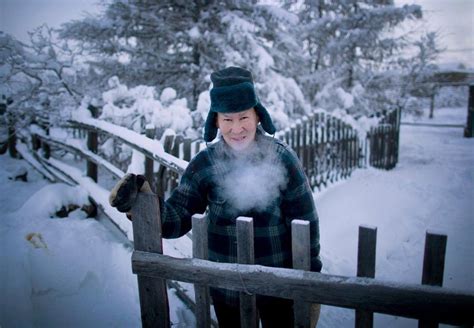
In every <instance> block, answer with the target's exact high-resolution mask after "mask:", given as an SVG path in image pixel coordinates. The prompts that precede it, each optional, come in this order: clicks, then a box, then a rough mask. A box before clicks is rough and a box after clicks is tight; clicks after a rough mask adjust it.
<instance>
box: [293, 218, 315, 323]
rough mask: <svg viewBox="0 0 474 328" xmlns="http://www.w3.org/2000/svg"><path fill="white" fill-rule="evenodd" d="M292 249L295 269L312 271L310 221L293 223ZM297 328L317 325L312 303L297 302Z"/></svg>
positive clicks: (294, 306)
mask: <svg viewBox="0 0 474 328" xmlns="http://www.w3.org/2000/svg"><path fill="white" fill-rule="evenodd" d="M291 247H292V252H293V269H298V270H305V271H310V270H311V248H310V231H309V221H303V220H293V221H291ZM293 311H294V313H295V327H298V328H310V327H314V325H315V324H316V323H312V322H311V303H307V302H303V301H299V300H295V301H294V305H293Z"/></svg>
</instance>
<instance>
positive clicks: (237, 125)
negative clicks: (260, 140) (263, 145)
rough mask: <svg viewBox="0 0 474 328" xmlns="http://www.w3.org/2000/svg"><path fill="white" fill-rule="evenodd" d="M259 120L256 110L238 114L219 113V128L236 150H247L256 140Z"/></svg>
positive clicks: (227, 141) (226, 140) (225, 139)
mask: <svg viewBox="0 0 474 328" xmlns="http://www.w3.org/2000/svg"><path fill="white" fill-rule="evenodd" d="M258 122H259V119H258V115H257V113H256V112H255V109H254V108H250V109H247V110H244V111H242V112H238V113H217V122H216V124H217V127H218V128H219V130H220V131H221V134H222V136H223V137H224V141H225V142H226V143H227V144H228V145H229V146H230V147H231V148H232V149H234V150H237V151H241V150H245V149H246V148H247V147H248V146H250V145H251V144H252V143H253V141H254V140H255V133H256V132H257V125H258Z"/></svg>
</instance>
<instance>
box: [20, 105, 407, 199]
mask: <svg viewBox="0 0 474 328" xmlns="http://www.w3.org/2000/svg"><path fill="white" fill-rule="evenodd" d="M68 126H69V127H70V128H73V129H74V131H77V130H78V129H80V130H84V131H87V133H86V134H84V133H80V134H79V135H80V136H83V137H86V145H87V148H86V149H84V147H82V148H81V147H78V146H74V144H71V143H70V142H69V141H68V140H59V139H56V138H53V137H51V136H50V135H49V130H48V128H47V124H45V126H44V128H43V129H41V128H36V129H33V131H32V132H31V135H32V140H31V145H32V149H33V150H35V151H37V150H39V149H41V150H42V152H43V154H44V156H45V157H46V158H48V157H49V156H50V153H51V149H50V147H51V146H54V147H59V148H62V149H64V150H66V151H68V152H71V153H74V154H76V155H79V156H81V157H83V158H85V159H86V160H87V175H88V176H89V177H90V178H91V179H93V180H94V181H97V180H98V168H99V166H101V167H104V168H105V169H106V170H108V171H109V172H111V173H112V174H113V175H114V176H117V177H118V174H121V172H122V170H120V169H119V168H117V167H115V166H114V165H112V164H111V163H107V161H106V160H105V159H103V158H102V157H101V156H100V155H98V154H97V153H98V139H99V136H102V137H108V138H114V139H115V140H117V141H119V142H121V143H124V144H126V145H128V146H130V147H131V148H132V149H135V150H137V151H138V152H140V153H142V154H143V155H144V156H145V176H146V177H147V179H148V181H149V182H150V184H151V185H152V187H153V189H154V191H155V192H156V193H157V194H158V195H160V196H164V195H165V194H166V193H169V192H171V191H172V190H173V189H174V188H175V187H176V186H177V184H178V181H179V177H180V175H181V174H182V173H183V171H184V169H185V167H186V165H187V163H188V162H189V161H190V159H191V158H192V157H193V156H194V155H195V154H196V153H197V152H199V150H201V149H202V148H203V147H205V144H204V143H203V142H202V140H191V139H188V138H183V137H182V136H179V135H168V136H166V137H165V138H164V142H163V145H161V144H160V143H159V142H157V141H155V140H153V138H154V131H153V130H151V129H150V130H147V131H146V136H145V135H140V134H138V133H136V132H134V131H130V130H128V129H126V128H124V127H119V126H115V125H113V124H111V123H107V122H104V121H99V120H97V119H93V118H92V119H82V120H71V121H69V125H68ZM74 134H76V135H77V133H74ZM275 137H276V138H279V139H280V140H283V141H285V142H286V143H287V144H289V145H290V146H291V147H292V148H293V149H294V150H295V152H296V154H297V155H298V157H299V158H300V160H301V162H302V164H303V168H304V170H305V173H306V175H307V176H308V178H309V181H310V184H311V186H312V187H313V188H318V189H321V188H323V187H325V186H327V185H328V184H330V183H334V182H335V181H338V180H340V179H346V178H348V177H349V176H350V175H351V173H352V171H353V170H355V169H356V168H359V167H363V166H365V165H367V164H369V165H372V166H374V167H378V168H384V169H391V168H393V167H394V166H395V165H396V163H397V162H398V139H399V115H398V112H393V113H390V114H388V115H386V117H385V118H384V119H383V120H382V124H381V125H380V126H379V127H377V128H374V129H372V130H371V131H370V132H369V133H368V134H367V137H366V138H365V139H364V138H361V137H360V136H359V135H358V134H357V132H356V131H355V130H354V129H353V128H352V127H351V126H349V125H348V124H346V123H345V122H343V121H342V120H341V119H339V118H336V117H334V116H332V115H329V114H328V113H325V112H314V113H312V114H310V115H309V116H307V117H305V118H304V119H303V120H301V121H299V122H297V123H296V124H295V125H293V126H292V127H290V128H287V129H285V130H283V131H281V132H279V133H277V134H276V136H275ZM28 143H30V142H28ZM154 162H156V163H158V164H159V168H158V169H157V170H155V168H156V167H158V165H156V164H155V165H154Z"/></svg>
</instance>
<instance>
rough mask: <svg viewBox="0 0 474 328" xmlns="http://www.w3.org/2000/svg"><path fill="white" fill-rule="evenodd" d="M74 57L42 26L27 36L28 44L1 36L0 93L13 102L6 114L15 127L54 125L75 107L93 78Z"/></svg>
mask: <svg viewBox="0 0 474 328" xmlns="http://www.w3.org/2000/svg"><path fill="white" fill-rule="evenodd" d="M77 55H78V54H77V53H76V52H75V51H73V50H72V49H71V48H70V47H69V46H68V44H67V43H65V42H58V41H56V38H55V35H54V32H53V30H52V29H50V28H48V27H47V26H45V25H43V26H40V27H38V28H37V29H35V30H34V31H33V32H31V33H30V43H29V44H25V43H22V42H20V41H18V40H16V39H15V38H13V37H12V36H10V35H8V34H5V33H2V32H0V58H1V63H2V64H1V65H0V71H1V74H0V81H1V90H0V92H1V93H2V95H5V96H7V97H8V98H10V99H11V100H12V103H11V104H10V105H9V106H8V111H9V114H10V115H13V116H15V118H14V121H15V122H16V124H20V125H21V124H23V125H27V124H28V123H29V122H31V121H32V120H35V119H36V118H38V117H42V118H48V119H49V120H50V122H51V123H54V122H55V121H56V120H60V119H61V115H67V112H68V111H67V109H73V108H75V107H77V106H78V104H79V103H80V100H81V98H82V97H83V96H84V94H86V93H88V92H89V91H90V90H91V88H92V85H91V84H90V83H89V82H90V79H91V78H93V76H91V74H90V72H87V70H85V68H84V67H82V66H81V65H79V62H78V61H77Z"/></svg>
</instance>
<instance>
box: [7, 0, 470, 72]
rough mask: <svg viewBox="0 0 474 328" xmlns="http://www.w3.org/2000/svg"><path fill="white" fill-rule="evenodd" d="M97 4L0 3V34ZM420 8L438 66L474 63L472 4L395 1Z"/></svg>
mask: <svg viewBox="0 0 474 328" xmlns="http://www.w3.org/2000/svg"><path fill="white" fill-rule="evenodd" d="M99 1H100V0H0V30H1V31H4V32H7V33H10V34H12V35H13V36H15V37H16V38H18V39H20V40H22V41H27V40H28V34H27V31H30V30H32V29H34V28H35V27H38V26H39V25H41V24H43V23H47V24H48V25H49V26H51V27H57V26H59V25H60V24H61V23H64V22H67V21H69V20H71V19H80V18H83V17H84V15H85V14H86V12H89V13H91V14H94V13H97V11H98V7H97V5H96V4H97V3H98V2H99ZM395 3H396V4H397V5H402V4H405V3H416V4H419V5H421V6H422V8H423V10H424V17H425V19H426V22H427V26H428V28H429V29H430V30H436V31H438V32H439V33H440V36H441V39H440V41H441V46H442V47H444V48H447V49H446V52H445V53H444V54H442V55H441V57H440V60H439V61H440V62H449V63H451V62H464V63H465V64H466V65H468V66H471V67H472V66H473V64H472V63H474V0H412V1H410V0H395Z"/></svg>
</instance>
